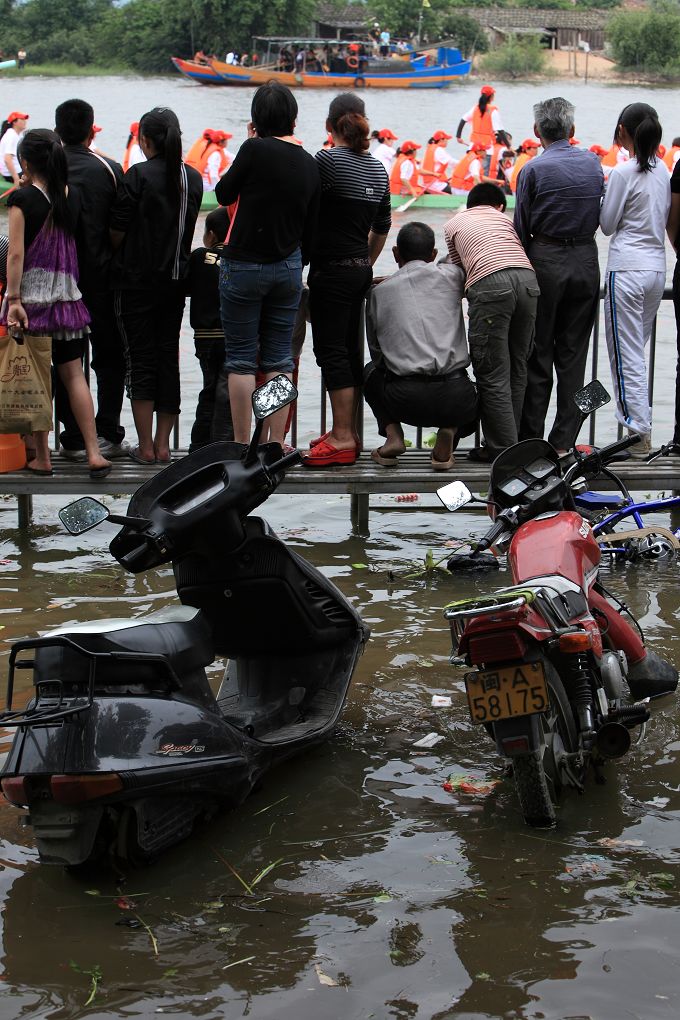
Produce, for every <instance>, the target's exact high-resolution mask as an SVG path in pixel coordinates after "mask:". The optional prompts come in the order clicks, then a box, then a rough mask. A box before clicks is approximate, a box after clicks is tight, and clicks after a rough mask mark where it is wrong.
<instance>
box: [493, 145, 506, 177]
mask: <svg viewBox="0 0 680 1020" xmlns="http://www.w3.org/2000/svg"><path fill="white" fill-rule="evenodd" d="M506 149H507V145H500V143H498V142H496V144H495V145H494V147H493V152H492V153H491V160H490V162H489V173H488V176H489V177H491V178H492V179H493V180H494V181H495V180H496V179H497V177H496V175H497V174H498V164H499V163H500V160H501V152H505V150H506Z"/></svg>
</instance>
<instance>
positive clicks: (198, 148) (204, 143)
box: [184, 135, 216, 174]
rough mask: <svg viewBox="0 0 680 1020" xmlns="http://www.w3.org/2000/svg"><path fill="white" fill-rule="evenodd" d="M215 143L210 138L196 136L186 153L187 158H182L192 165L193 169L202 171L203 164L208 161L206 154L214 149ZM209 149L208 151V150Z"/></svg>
mask: <svg viewBox="0 0 680 1020" xmlns="http://www.w3.org/2000/svg"><path fill="white" fill-rule="evenodd" d="M215 148H216V146H215V143H214V142H211V141H210V139H208V138H206V137H205V136H204V135H201V137H200V138H197V139H196V141H195V142H194V144H193V145H192V146H191V148H190V149H189V151H188V153H187V158H186V159H185V160H184V162H185V163H188V164H189V166H192V167H193V168H194V170H198V172H199V173H201V174H202V173H203V170H204V168H205V164H206V163H207V162H208V156H209V155H210V151H212V152H214V151H215ZM208 150H210V151H208Z"/></svg>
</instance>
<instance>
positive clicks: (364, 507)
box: [350, 492, 370, 535]
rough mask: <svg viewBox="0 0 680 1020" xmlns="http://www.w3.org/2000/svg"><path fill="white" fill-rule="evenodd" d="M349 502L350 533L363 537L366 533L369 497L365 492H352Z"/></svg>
mask: <svg viewBox="0 0 680 1020" xmlns="http://www.w3.org/2000/svg"><path fill="white" fill-rule="evenodd" d="M350 500H351V502H350V514H351V518H352V531H353V532H354V533H355V534H357V535H365V534H367V533H368V513H369V500H370V496H369V494H368V493H367V492H353V493H352V495H351V496H350Z"/></svg>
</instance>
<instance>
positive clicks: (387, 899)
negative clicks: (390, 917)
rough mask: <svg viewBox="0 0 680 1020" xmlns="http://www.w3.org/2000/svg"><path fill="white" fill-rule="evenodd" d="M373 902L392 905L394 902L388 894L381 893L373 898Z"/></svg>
mask: <svg viewBox="0 0 680 1020" xmlns="http://www.w3.org/2000/svg"><path fill="white" fill-rule="evenodd" d="M373 902H374V903H391V902H392V897H391V896H390V894H389V893H386V892H384V893H380V895H379V896H374V897H373Z"/></svg>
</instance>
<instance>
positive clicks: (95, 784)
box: [50, 772, 123, 804]
mask: <svg viewBox="0 0 680 1020" xmlns="http://www.w3.org/2000/svg"><path fill="white" fill-rule="evenodd" d="M122 789H123V780H122V779H121V778H120V776H119V775H118V774H117V773H116V772H101V773H98V774H97V775H94V776H52V777H51V779H50V790H51V793H52V798H53V800H56V801H57V803H59V804H81V803H82V802H83V801H85V800H95V799H96V798H98V797H108V796H109V795H110V794H112V793H118V791H119V790H122Z"/></svg>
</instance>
